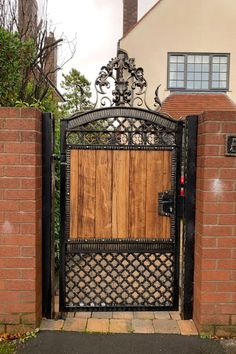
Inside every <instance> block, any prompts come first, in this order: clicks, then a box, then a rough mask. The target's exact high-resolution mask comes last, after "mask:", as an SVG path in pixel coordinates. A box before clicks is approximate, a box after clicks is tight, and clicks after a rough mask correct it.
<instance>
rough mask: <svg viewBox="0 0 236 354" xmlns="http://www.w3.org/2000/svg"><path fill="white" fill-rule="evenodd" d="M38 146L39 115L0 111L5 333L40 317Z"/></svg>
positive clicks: (0, 315)
mask: <svg viewBox="0 0 236 354" xmlns="http://www.w3.org/2000/svg"><path fill="white" fill-rule="evenodd" d="M41 142H42V114H41V112H40V111H38V110H36V109H18V108H0V324H2V325H4V326H5V325H6V328H5V329H6V330H7V331H12V330H18V329H19V328H21V329H22V328H23V327H24V326H25V328H27V327H31V328H32V327H35V326H37V325H38V324H39V321H40V318H41V303H42V299H41V213H42V205H41V199H42V161H41V160H42V152H41V150H42V147H41ZM19 325H20V326H19ZM0 329H1V328H0Z"/></svg>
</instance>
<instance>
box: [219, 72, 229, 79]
mask: <svg viewBox="0 0 236 354" xmlns="http://www.w3.org/2000/svg"><path fill="white" fill-rule="evenodd" d="M226 79H227V77H226V73H220V80H224V81H226Z"/></svg>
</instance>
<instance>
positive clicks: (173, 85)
mask: <svg viewBox="0 0 236 354" xmlns="http://www.w3.org/2000/svg"><path fill="white" fill-rule="evenodd" d="M228 87H229V54H195V53H189V54H182V53H179V54H175V53H170V54H169V55H168V89H169V90H180V91H227V90H228Z"/></svg>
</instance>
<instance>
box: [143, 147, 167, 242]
mask: <svg viewBox="0 0 236 354" xmlns="http://www.w3.org/2000/svg"><path fill="white" fill-rule="evenodd" d="M162 160H163V151H148V153H147V185H146V188H147V190H146V238H160V237H161V226H162V221H163V218H162V216H160V215H159V214H158V193H159V192H162Z"/></svg>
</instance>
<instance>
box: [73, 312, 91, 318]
mask: <svg viewBox="0 0 236 354" xmlns="http://www.w3.org/2000/svg"><path fill="white" fill-rule="evenodd" d="M91 316H92V314H91V312H86V311H80V312H76V313H75V318H90V317H91Z"/></svg>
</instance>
